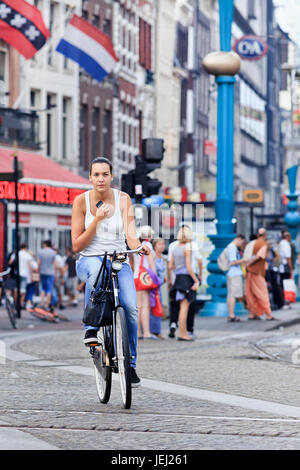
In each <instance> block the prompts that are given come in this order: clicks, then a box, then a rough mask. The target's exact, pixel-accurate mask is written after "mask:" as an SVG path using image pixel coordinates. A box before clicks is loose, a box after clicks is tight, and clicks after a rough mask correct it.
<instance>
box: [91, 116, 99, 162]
mask: <svg viewBox="0 0 300 470" xmlns="http://www.w3.org/2000/svg"><path fill="white" fill-rule="evenodd" d="M98 129H99V108H93V110H92V127H91V139H92V159H93V158H95V157H96V156H97V153H98V149H99V142H98V136H99V132H98Z"/></svg>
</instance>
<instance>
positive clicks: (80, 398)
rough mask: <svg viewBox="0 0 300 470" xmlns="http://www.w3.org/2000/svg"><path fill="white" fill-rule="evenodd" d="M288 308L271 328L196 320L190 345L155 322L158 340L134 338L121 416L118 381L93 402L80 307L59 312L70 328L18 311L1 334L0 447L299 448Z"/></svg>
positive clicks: (299, 408)
mask: <svg viewBox="0 0 300 470" xmlns="http://www.w3.org/2000/svg"><path fill="white" fill-rule="evenodd" d="M297 309H298V305H297V306H294V307H293V311H290V312H288V313H286V312H282V313H280V314H278V315H276V316H277V317H278V316H280V319H283V321H282V323H281V325H287V326H281V327H280V328H279V327H278V328H277V329H276V330H271V331H266V329H267V328H268V326H269V324H267V323H268V322H266V321H261V322H247V320H246V319H245V320H244V319H242V322H241V323H239V324H235V325H232V324H228V323H227V322H226V319H224V318H202V317H197V319H196V334H197V339H196V340H195V341H194V342H193V343H190V344H184V343H181V342H178V341H177V340H176V339H170V338H168V334H167V333H168V322H167V321H164V334H165V336H166V339H165V340H157V341H149V340H148V341H147V340H143V341H140V342H139V348H138V352H139V357H138V368H137V372H138V374H139V375H140V377H141V379H142V386H141V387H140V388H139V389H134V390H133V405H132V408H131V409H130V410H129V411H125V410H124V409H123V408H122V405H121V397H120V391H119V384H118V379H117V377H115V380H114V381H113V390H112V396H111V399H110V401H109V403H108V404H107V405H102V404H101V403H100V402H99V400H98V396H97V393H96V387H95V380H94V377H93V367H92V361H91V359H90V357H89V353H88V351H87V349H86V348H85V347H84V346H83V343H82V330H81V322H80V308H78V309H73V310H72V311H71V310H70V311H69V312H67V315H69V317H70V319H71V322H68V323H60V324H54V325H50V324H46V323H42V322H39V321H38V320H36V319H32V318H30V317H26V315H27V314H26V312H25V313H24V314H23V315H22V319H21V320H20V327H19V329H17V330H15V331H13V330H9V329H8V327H7V328H6V330H5V329H4V328H3V329H1V332H0V340H2V341H4V342H5V356H6V357H5V359H4V360H3V361H2V364H1V365H0V370H1V381H0V395H1V406H0V435H1V439H0V446H1V448H6V449H12V448H14V449H16V448H27V449H28V448H30V449H31V448H32V449H43V448H49V449H51V448H52V449H70V450H75V449H76V450H77V449H78V450H79V449H81V450H83V449H90V450H94V449H95V450H96V449H98V450H101V449H110V450H139V449H144V450H146V449H148V450H156V449H160V450H177V451H180V450H189V449H192V450H201V449H213V450H223V449H224V450H225V449H226V450H229V449H235V450H238V449H244V450H246V449H253V450H254V449H260V450H262V449H269V450H275V449H300V431H299V429H300V428H299V422H300V380H299V372H300V367H299V365H298V364H296V363H293V362H292V361H291V360H290V359H291V355H292V352H293V349H292V348H293V347H294V344H295V341H298V340H299V338H300V334H299V327H298V326H297V321H295V319H297V318H298V317H297V315H299V314H298V313H297ZM5 321H6V319H5V318H4V316H3V315H2V316H1V326H2V325H3V324H4V322H5ZM252 323H255V325H253V324H252ZM289 324H290V326H288V325H289ZM2 344H3V343H2ZM254 345H260V349H257V348H255V347H254ZM289 345H290V346H289ZM16 433H17V434H16ZM2 436H3V439H2Z"/></svg>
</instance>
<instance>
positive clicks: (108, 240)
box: [81, 188, 127, 255]
mask: <svg viewBox="0 0 300 470" xmlns="http://www.w3.org/2000/svg"><path fill="white" fill-rule="evenodd" d="M112 190H113V193H114V197H115V212H114V215H113V216H112V217H110V218H106V219H104V220H102V222H100V223H99V224H98V226H97V230H96V234H95V236H94V238H93V240H92V241H91V243H90V244H89V245H88V246H87V247H86V248H85V249H84V250H82V251H81V254H82V255H98V254H99V253H104V252H105V251H117V252H118V251H119V252H122V251H125V250H126V249H127V248H126V243H125V232H124V226H123V219H122V214H121V209H120V196H121V193H120V191H118V190H117V189H113V188H112ZM84 195H85V207H86V213H85V221H84V226H85V229H87V228H88V226H89V225H90V224H91V223H92V221H93V220H94V218H95V217H94V216H93V215H92V213H91V208H90V191H86V192H85V193H84Z"/></svg>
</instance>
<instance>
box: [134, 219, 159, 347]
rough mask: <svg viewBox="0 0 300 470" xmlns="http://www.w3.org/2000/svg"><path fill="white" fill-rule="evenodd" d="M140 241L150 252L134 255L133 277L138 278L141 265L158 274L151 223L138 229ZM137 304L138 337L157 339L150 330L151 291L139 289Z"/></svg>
mask: <svg viewBox="0 0 300 470" xmlns="http://www.w3.org/2000/svg"><path fill="white" fill-rule="evenodd" d="M138 236H139V239H140V242H141V243H142V244H143V245H144V246H147V247H148V249H149V250H150V254H149V255H148V256H147V257H146V256H140V255H139V254H134V255H133V266H132V267H133V277H134V279H137V278H138V275H139V270H140V267H141V265H142V266H143V267H144V268H145V269H148V268H150V269H151V270H152V271H153V272H154V273H155V274H156V267H155V261H154V251H153V247H152V244H151V240H152V237H153V230H152V228H151V227H150V226H149V225H144V226H142V227H140V229H139V230H138ZM136 296H137V305H138V338H139V339H143V338H144V339H157V337H156V336H155V335H153V334H151V332H150V310H151V307H150V291H149V290H137V292H136Z"/></svg>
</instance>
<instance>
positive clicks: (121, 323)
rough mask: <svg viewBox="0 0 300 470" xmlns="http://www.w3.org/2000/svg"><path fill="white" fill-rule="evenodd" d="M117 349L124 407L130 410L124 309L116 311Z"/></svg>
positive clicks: (128, 363) (127, 347)
mask: <svg viewBox="0 0 300 470" xmlns="http://www.w3.org/2000/svg"><path fill="white" fill-rule="evenodd" d="M116 349H117V350H116V351H115V354H116V357H117V361H118V373H119V379H120V388H121V396H122V401H123V406H124V408H126V409H129V408H130V407H131V380H130V350H129V341H128V333H127V324H126V318H125V312H124V310H123V308H122V307H118V308H117V310H116Z"/></svg>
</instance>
